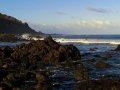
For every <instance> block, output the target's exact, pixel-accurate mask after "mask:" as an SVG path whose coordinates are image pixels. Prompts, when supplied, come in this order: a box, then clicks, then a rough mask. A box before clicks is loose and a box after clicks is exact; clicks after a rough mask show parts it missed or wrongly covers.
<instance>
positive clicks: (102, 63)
mask: <svg viewBox="0 0 120 90" xmlns="http://www.w3.org/2000/svg"><path fill="white" fill-rule="evenodd" d="M109 66H110V65H109V64H107V63H105V62H103V61H98V62H97V63H96V64H95V67H96V68H107V67H109Z"/></svg>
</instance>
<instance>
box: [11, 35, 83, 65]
mask: <svg viewBox="0 0 120 90" xmlns="http://www.w3.org/2000/svg"><path fill="white" fill-rule="evenodd" d="M13 49H14V52H13V53H12V54H11V58H13V59H14V60H17V61H20V62H21V60H26V59H25V58H27V59H28V60H29V63H31V64H33V62H32V61H34V63H35V62H37V61H42V62H44V63H58V62H64V61H66V60H72V61H74V60H80V59H81V56H80V51H79V50H78V49H77V48H76V47H75V46H73V45H59V44H58V43H57V42H55V41H54V40H53V39H52V37H51V36H49V37H47V38H46V39H45V40H41V41H33V42H31V43H29V44H21V45H18V46H16V47H14V48H13Z"/></svg>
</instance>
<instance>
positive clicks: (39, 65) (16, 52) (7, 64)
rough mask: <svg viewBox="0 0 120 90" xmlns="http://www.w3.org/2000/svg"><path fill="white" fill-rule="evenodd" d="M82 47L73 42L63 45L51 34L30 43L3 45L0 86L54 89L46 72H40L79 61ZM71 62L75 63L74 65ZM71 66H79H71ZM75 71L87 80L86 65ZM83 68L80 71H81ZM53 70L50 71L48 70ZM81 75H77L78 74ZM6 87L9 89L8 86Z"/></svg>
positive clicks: (0, 51)
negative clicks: (74, 44)
mask: <svg viewBox="0 0 120 90" xmlns="http://www.w3.org/2000/svg"><path fill="white" fill-rule="evenodd" d="M80 59H81V56H80V52H79V50H78V49H77V48H76V47H75V46H73V45H60V44H58V43H57V42H55V41H54V40H53V39H52V37H51V36H49V37H47V38H46V39H45V40H39V41H32V42H31V43H29V44H21V45H17V46H15V47H13V48H11V47H8V46H6V47H1V48H0V88H1V89H2V90H4V88H5V90H8V89H9V90H10V89H12V90H13V89H21V88H22V89H23V88H24V89H25V90H33V88H34V89H36V90H51V88H52V84H51V81H50V78H49V77H48V76H47V75H46V73H44V72H42V74H41V72H40V71H39V70H40V69H43V68H44V69H45V66H47V65H49V64H54V65H56V64H59V63H60V64H61V62H65V63H67V64H69V63H70V62H71V63H72V62H73V61H80ZM71 65H72V64H71ZM71 65H70V67H73V66H74V67H76V66H75V65H72V66H71ZM78 68H81V69H82V70H81V69H78V70H77V71H74V73H75V77H77V79H78V80H84V75H85V73H82V72H84V71H85V70H84V69H83V67H80V66H78ZM74 70H76V68H74ZM79 71H80V72H79ZM48 72H50V71H48ZM77 74H78V75H77ZM6 88H7V89H6Z"/></svg>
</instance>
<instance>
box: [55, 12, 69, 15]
mask: <svg viewBox="0 0 120 90" xmlns="http://www.w3.org/2000/svg"><path fill="white" fill-rule="evenodd" d="M56 14H58V15H67V13H65V12H62V11H56Z"/></svg>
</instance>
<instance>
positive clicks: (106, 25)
mask: <svg viewBox="0 0 120 90" xmlns="http://www.w3.org/2000/svg"><path fill="white" fill-rule="evenodd" d="M30 26H31V27H32V28H33V29H35V30H37V31H42V32H44V33H57V34H107V33H111V34H112V33H113V34H114V33H117V32H119V29H120V24H116V23H113V22H110V21H107V20H99V19H91V20H75V21H73V22H70V23H63V24H40V25H39V24H38V25H35V24H30Z"/></svg>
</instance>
